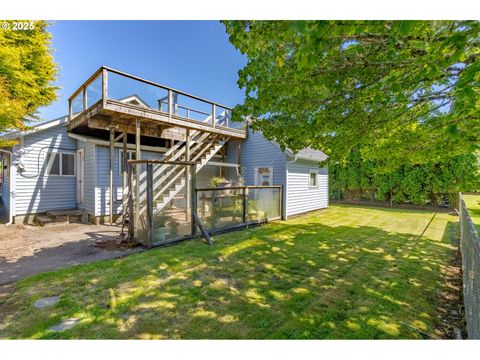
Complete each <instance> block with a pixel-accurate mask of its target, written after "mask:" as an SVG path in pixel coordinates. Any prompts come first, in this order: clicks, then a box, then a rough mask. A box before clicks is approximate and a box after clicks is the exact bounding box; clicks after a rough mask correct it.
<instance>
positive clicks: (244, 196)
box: [242, 186, 248, 227]
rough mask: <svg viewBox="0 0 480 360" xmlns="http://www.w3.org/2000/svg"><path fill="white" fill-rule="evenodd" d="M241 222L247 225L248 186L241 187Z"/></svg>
mask: <svg viewBox="0 0 480 360" xmlns="http://www.w3.org/2000/svg"><path fill="white" fill-rule="evenodd" d="M242 194H243V219H242V220H243V222H244V223H245V224H246V226H247V227H248V187H246V186H245V187H244V188H243V192H242Z"/></svg>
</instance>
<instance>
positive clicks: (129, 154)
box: [118, 149, 136, 176]
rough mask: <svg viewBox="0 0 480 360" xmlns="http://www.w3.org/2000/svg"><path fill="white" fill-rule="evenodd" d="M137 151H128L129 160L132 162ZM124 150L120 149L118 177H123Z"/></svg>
mask: <svg viewBox="0 0 480 360" xmlns="http://www.w3.org/2000/svg"><path fill="white" fill-rule="evenodd" d="M135 153H136V151H135V150H127V154H128V160H132V154H135ZM122 155H123V149H118V176H121V175H122V157H123V156H122Z"/></svg>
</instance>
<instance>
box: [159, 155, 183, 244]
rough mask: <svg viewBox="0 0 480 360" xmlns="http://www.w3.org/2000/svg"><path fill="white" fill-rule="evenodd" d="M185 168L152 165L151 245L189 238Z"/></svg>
mask: <svg viewBox="0 0 480 360" xmlns="http://www.w3.org/2000/svg"><path fill="white" fill-rule="evenodd" d="M186 170H187V166H182V165H166V164H154V165H153V243H154V244H159V243H162V242H165V241H168V240H172V239H177V238H181V237H184V236H187V235H190V234H191V232H192V227H191V222H190V213H189V211H188V208H189V200H188V199H186V198H185V188H186V183H187V174H186V173H187V171H186Z"/></svg>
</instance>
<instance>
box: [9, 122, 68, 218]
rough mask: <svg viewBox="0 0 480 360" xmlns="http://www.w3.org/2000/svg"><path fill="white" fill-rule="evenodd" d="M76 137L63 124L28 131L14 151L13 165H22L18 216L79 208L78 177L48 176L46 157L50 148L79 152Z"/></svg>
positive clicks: (18, 175) (18, 179)
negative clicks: (70, 135) (71, 135)
mask: <svg viewBox="0 0 480 360" xmlns="http://www.w3.org/2000/svg"><path fill="white" fill-rule="evenodd" d="M76 148H77V144H76V140H73V139H71V138H70V137H68V135H67V131H66V129H65V127H64V125H63V124H60V125H58V126H54V127H51V128H49V129H45V130H41V131H38V132H36V133H33V134H27V135H25V136H24V137H23V139H21V141H20V146H19V148H18V149H17V150H16V151H15V152H14V159H13V164H14V165H15V164H16V165H17V167H18V165H22V166H23V167H24V169H25V170H24V171H22V172H21V173H20V172H18V171H17V173H16V179H15V180H16V182H15V189H14V191H15V195H14V196H15V199H16V201H15V215H26V214H34V213H38V212H45V211H47V210H61V209H72V208H75V207H76V177H75V175H73V176H59V175H50V176H48V175H46V174H45V166H44V159H45V157H46V154H47V153H48V152H49V151H58V152H65V153H72V154H75V151H76Z"/></svg>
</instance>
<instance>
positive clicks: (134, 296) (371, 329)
mask: <svg viewBox="0 0 480 360" xmlns="http://www.w3.org/2000/svg"><path fill="white" fill-rule="evenodd" d="M432 216H433V213H429V212H421V211H406V210H393V209H376V208H362V207H356V206H331V207H330V208H328V209H326V210H322V211H318V212H316V213H311V214H309V215H305V216H302V217H297V218H294V219H291V220H289V221H287V222H277V223H272V224H269V225H265V226H262V227H257V228H252V229H249V230H245V231H237V232H233V233H229V234H224V235H221V236H216V237H214V241H215V245H214V246H211V247H209V246H207V245H205V244H203V243H201V242H200V241H199V240H195V241H188V242H184V243H182V244H180V245H178V246H172V247H169V248H161V249H154V250H150V251H146V252H144V253H141V254H136V255H132V256H128V257H126V258H122V259H117V260H109V261H101V262H98V263H94V264H89V265H81V266H75V267H71V268H69V269H65V270H61V271H56V272H51V273H46V274H42V275H37V276H34V277H30V278H27V279H24V280H22V281H20V282H18V283H17V284H16V285H15V289H14V292H13V293H12V294H10V295H9V296H8V297H6V298H3V299H1V298H0V299H1V300H0V319H2V320H1V324H0V338H2V337H3V338H5V337H7V338H37V339H38V338H40V339H42V338H140V339H147V338H259V339H263V338H266V339H273V338H315V339H320V338H330V339H337V338H343V339H344V338H367V339H372V338H422V337H424V336H425V335H422V332H423V333H426V334H429V335H431V336H436V335H438V333H436V332H435V330H436V325H437V324H438V319H439V316H440V314H441V310H440V309H441V308H442V306H441V303H440V301H441V300H440V299H441V298H442V294H444V293H445V291H447V290H446V284H445V279H444V272H445V269H446V267H447V266H448V263H449V261H450V259H451V258H452V257H453V255H454V253H455V251H456V246H454V245H453V244H452V238H453V237H455V236H456V233H457V230H456V229H457V221H458V218H457V217H454V216H452V215H448V214H437V215H436V217H435V218H434V220H433V221H432V223H431V224H430V226H429V227H428V228H427V230H426V231H425V234H424V236H423V237H422V238H420V239H419V238H418V236H419V235H420V234H421V233H422V232H423V230H424V229H425V227H426V226H427V224H428V223H429V221H430V220H431V218H432ZM59 294H61V300H60V302H59V303H58V304H57V305H56V306H55V307H53V308H46V309H41V310H37V309H34V308H33V303H34V302H35V301H36V300H38V299H39V298H42V297H46V296H53V295H59ZM72 317H76V318H80V319H81V322H80V323H79V324H78V325H77V326H76V327H74V328H73V329H70V330H66V331H64V332H61V333H53V332H51V331H49V330H48V328H49V327H50V326H52V325H54V324H56V323H57V322H58V321H60V320H61V319H64V318H72Z"/></svg>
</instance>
